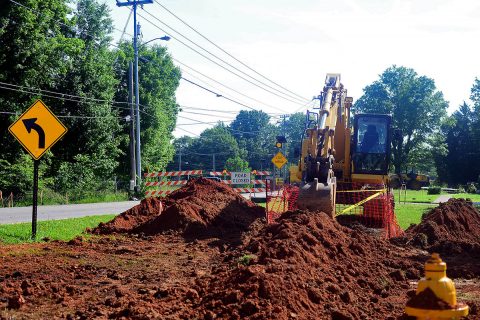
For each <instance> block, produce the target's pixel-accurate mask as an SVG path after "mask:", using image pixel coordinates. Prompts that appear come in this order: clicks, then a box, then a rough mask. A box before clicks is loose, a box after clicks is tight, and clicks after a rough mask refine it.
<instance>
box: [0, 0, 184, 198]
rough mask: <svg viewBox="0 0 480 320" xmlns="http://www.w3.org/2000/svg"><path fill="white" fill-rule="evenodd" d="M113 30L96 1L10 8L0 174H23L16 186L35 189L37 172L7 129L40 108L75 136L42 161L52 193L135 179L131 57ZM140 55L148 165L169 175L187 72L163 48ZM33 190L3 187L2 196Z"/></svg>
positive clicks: (0, 26)
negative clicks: (179, 92) (39, 103)
mask: <svg viewBox="0 0 480 320" xmlns="http://www.w3.org/2000/svg"><path fill="white" fill-rule="evenodd" d="M112 30H113V24H112V19H111V18H110V12H109V9H108V6H107V5H106V4H104V3H100V2H99V1H97V0H76V1H74V2H73V4H72V2H70V1H68V0H42V1H40V0H29V1H28V2H27V3H25V5H24V6H21V5H18V4H15V3H13V2H9V1H7V2H6V3H5V4H4V5H3V6H1V7H0V43H2V46H0V81H1V82H4V83H7V85H4V86H5V87H6V88H5V87H4V88H0V103H1V104H2V111H4V112H7V114H5V113H4V114H1V115H0V143H1V144H2V153H1V155H0V171H2V170H6V169H5V168H9V167H12V168H22V167H24V172H23V173H22V174H18V177H19V178H20V179H22V181H18V182H17V183H16V185H18V186H27V185H30V184H31V182H29V181H28V179H30V171H31V168H30V167H29V166H28V165H27V163H28V161H26V160H25V158H24V157H23V155H25V151H24V150H23V149H22V147H21V145H20V144H19V143H18V142H17V141H15V140H14V139H13V138H12V136H11V135H10V134H9V133H8V131H7V128H8V126H9V125H10V124H11V123H12V122H13V121H14V120H15V119H16V118H17V117H18V115H19V114H20V113H22V112H23V111H24V110H25V109H26V108H27V107H28V106H29V105H30V104H31V103H32V102H34V101H35V100H36V99H42V100H43V101H44V102H45V104H46V105H47V106H48V107H49V108H50V109H52V111H53V112H54V113H55V114H56V115H57V116H59V117H60V119H61V121H62V122H63V123H64V124H65V125H66V126H67V128H68V132H67V134H66V135H65V136H64V137H63V138H62V139H61V140H60V141H59V142H58V143H57V144H56V145H55V146H54V147H53V148H52V150H51V151H50V152H48V153H47V154H46V155H45V156H44V157H43V158H42V163H43V164H46V163H48V166H42V165H41V166H40V169H41V170H40V171H41V172H40V173H41V176H42V181H43V182H46V187H49V188H51V189H54V190H55V191H58V192H62V193H63V192H67V191H68V192H70V193H72V194H74V195H78V196H81V195H82V194H83V193H86V192H95V191H96V190H99V189H102V188H105V187H106V185H107V184H108V185H111V181H112V180H113V179H114V177H115V176H117V177H119V178H120V180H121V179H122V177H124V180H128V179H127V177H128V168H129V166H128V161H129V160H128V157H129V155H128V154H127V151H126V150H128V139H129V137H128V124H129V123H127V122H126V121H125V119H124V118H125V117H126V116H127V115H128V114H129V105H128V104H127V95H128V93H127V86H126V82H127V76H126V72H127V70H128V62H129V61H132V60H133V49H132V46H131V44H130V43H127V42H125V43H122V44H120V45H119V46H112V45H111V43H112V36H111V33H112ZM140 55H141V56H142V57H144V58H146V61H147V60H148V61H147V62H146V63H141V64H140V68H139V74H140V103H141V105H142V106H141V115H142V117H141V140H142V155H143V159H142V160H143V161H142V162H143V163H142V164H143V166H144V168H145V167H147V166H148V167H151V168H155V169H164V168H165V167H166V165H167V163H168V162H169V161H170V160H171V158H172V157H173V147H172V145H171V143H170V141H171V140H172V139H173V136H172V131H173V129H174V127H175V123H176V116H177V113H178V108H177V104H176V100H175V91H176V89H177V87H178V84H179V79H180V70H179V69H178V68H177V67H175V66H174V65H173V63H172V60H171V58H170V56H169V55H168V53H167V51H166V49H165V48H164V47H161V46H159V45H154V46H142V47H141V50H140ZM2 87H3V86H2ZM10 113H11V114H10ZM23 179H25V181H23ZM2 181H4V179H2ZM42 181H41V183H42ZM26 189H28V188H24V187H22V188H16V187H15V185H11V184H10V185H8V184H5V183H1V181H0V190H2V191H4V192H8V191H15V192H25V191H27V190H26Z"/></svg>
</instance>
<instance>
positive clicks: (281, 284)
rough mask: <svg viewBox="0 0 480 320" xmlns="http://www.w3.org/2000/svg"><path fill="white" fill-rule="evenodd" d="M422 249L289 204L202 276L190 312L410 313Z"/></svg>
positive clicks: (290, 315) (226, 315) (237, 315)
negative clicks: (406, 247)
mask: <svg viewBox="0 0 480 320" xmlns="http://www.w3.org/2000/svg"><path fill="white" fill-rule="evenodd" d="M418 255H419V252H417V251H416V250H404V249H402V248H398V247H395V246H393V245H392V244H390V243H389V242H387V241H384V240H381V239H377V238H375V237H372V236H370V235H368V234H366V233H365V232H362V231H360V230H352V229H349V228H346V227H343V226H341V225H340V224H338V223H337V222H336V221H334V220H333V219H332V218H331V217H329V216H328V215H327V214H325V213H322V212H316V213H310V212H308V213H306V212H302V211H295V212H287V213H285V214H283V215H282V216H281V217H280V218H279V219H278V220H277V221H276V223H274V224H271V225H268V226H266V227H264V228H263V229H262V230H260V231H259V232H258V233H257V234H256V235H253V236H252V238H251V239H250V241H249V242H248V243H247V244H245V245H244V246H243V247H240V248H239V249H238V251H237V252H236V254H232V255H231V257H229V258H230V263H227V264H224V265H222V266H219V267H218V268H217V269H216V270H213V274H212V276H211V277H210V278H207V279H205V280H202V281H198V285H197V286H196V287H195V289H196V290H197V291H198V293H199V296H200V297H201V298H200V299H198V300H197V301H196V302H195V303H191V304H190V305H186V306H184V308H183V314H182V317H183V318H185V319H191V318H199V319H214V318H215V319H280V320H281V319H294V318H296V319H319V315H322V316H321V319H375V318H378V315H380V314H388V315H392V316H391V317H390V318H388V319H394V317H393V316H400V315H401V314H402V313H403V306H404V305H405V302H406V299H407V297H406V295H405V292H406V290H408V289H409V288H410V286H409V283H408V279H418V278H419V276H420V270H422V269H423V265H422V263H421V262H418ZM399 305H401V306H402V307H399Z"/></svg>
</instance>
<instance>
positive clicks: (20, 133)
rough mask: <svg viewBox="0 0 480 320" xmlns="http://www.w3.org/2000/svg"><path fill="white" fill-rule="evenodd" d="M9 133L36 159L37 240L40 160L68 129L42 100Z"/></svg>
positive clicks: (34, 221) (34, 224) (34, 210)
mask: <svg viewBox="0 0 480 320" xmlns="http://www.w3.org/2000/svg"><path fill="white" fill-rule="evenodd" d="M8 131H10V133H11V134H12V135H13V136H14V137H15V138H16V139H17V140H18V141H19V142H20V144H21V145H22V146H23V147H24V148H25V150H27V151H28V153H30V155H31V156H32V158H33V159H34V161H33V199H32V207H33V208H32V239H33V240H35V238H36V236H37V205H38V203H37V202H38V201H37V200H38V166H39V162H40V158H41V157H42V156H43V155H44V154H45V152H47V151H48V149H50V147H52V146H53V145H54V144H55V143H56V142H57V141H58V140H60V138H61V137H63V136H64V135H65V133H67V128H66V127H65V126H64V125H63V123H62V122H60V120H58V118H57V117H56V116H55V115H54V114H53V112H52V111H51V110H50V109H49V108H48V107H47V106H46V105H45V104H44V103H43V102H42V101H41V100H37V101H35V103H34V104H32V105H31V106H30V107H29V108H28V109H27V111H25V112H24V113H23V114H22V115H21V116H20V117H19V118H18V119H17V120H15V122H14V123H12V124H11V125H10V127H8Z"/></svg>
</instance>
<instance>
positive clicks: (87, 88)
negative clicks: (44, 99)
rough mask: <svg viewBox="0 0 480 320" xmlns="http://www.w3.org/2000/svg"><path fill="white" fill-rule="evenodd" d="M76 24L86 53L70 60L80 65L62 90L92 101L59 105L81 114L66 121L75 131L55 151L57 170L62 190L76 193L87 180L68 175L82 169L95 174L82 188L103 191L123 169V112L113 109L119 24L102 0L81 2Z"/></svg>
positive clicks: (65, 79)
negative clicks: (112, 47) (115, 34)
mask: <svg viewBox="0 0 480 320" xmlns="http://www.w3.org/2000/svg"><path fill="white" fill-rule="evenodd" d="M73 21H74V22H75V29H74V30H75V33H74V34H73V35H72V36H74V37H76V38H77V39H79V40H81V43H82V45H81V46H80V48H81V49H82V50H80V51H79V52H78V53H76V54H75V55H72V56H71V57H70V58H72V59H74V60H75V63H74V64H72V65H71V66H70V67H69V69H68V71H67V73H66V74H65V76H64V77H63V78H62V79H60V81H59V85H58V86H57V87H58V89H57V90H58V91H61V92H68V93H69V94H72V95H76V96H81V97H86V98H90V99H85V100H83V101H81V102H73V101H68V100H65V101H63V102H61V103H59V102H56V109H57V110H59V112H60V113H62V114H67V115H73V116H75V117H73V118H66V119H65V120H64V122H65V124H66V126H67V127H68V129H69V132H68V133H67V135H66V136H65V137H64V138H63V139H62V140H60V141H59V143H58V145H57V146H56V147H55V150H54V151H55V153H56V157H55V158H54V166H52V169H53V170H55V171H54V172H56V171H57V170H58V173H59V175H58V176H57V178H58V181H57V182H58V186H59V187H60V188H61V191H62V192H64V191H67V190H73V189H75V188H76V187H78V185H79V184H80V182H81V181H83V180H82V179H80V178H81V177H80V176H79V178H78V179H70V180H65V178H64V176H63V175H67V176H69V174H68V173H69V172H77V171H78V169H77V168H78V167H81V168H82V169H83V172H84V173H85V176H87V172H91V174H90V175H88V176H89V178H88V181H89V184H85V186H83V187H82V190H95V189H99V188H103V187H104V186H105V185H106V183H107V181H109V180H111V179H112V177H113V175H114V172H115V169H116V168H117V166H118V157H119V155H120V149H119V144H120V139H121V138H122V134H121V131H120V130H121V127H120V123H119V115H120V111H119V110H118V109H117V108H116V106H114V105H112V100H113V99H114V95H115V91H116V90H115V89H116V87H117V85H118V80H117V79H116V78H115V71H114V68H113V63H114V59H115V55H114V54H113V53H112V52H111V51H110V49H109V45H110V42H111V40H112V38H111V36H110V34H111V32H112V30H113V25H112V20H111V18H110V16H109V10H108V6H107V5H106V4H99V3H98V2H97V1H96V0H79V1H78V2H77V7H76V10H75V11H74V18H73ZM91 98H93V99H97V100H92V99H91ZM52 103H53V102H52ZM73 146H75V147H73ZM52 173H53V172H52ZM90 176H91V177H90ZM69 181H70V182H69Z"/></svg>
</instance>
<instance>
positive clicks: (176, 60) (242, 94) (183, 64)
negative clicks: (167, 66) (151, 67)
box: [172, 57, 277, 109]
mask: <svg viewBox="0 0 480 320" xmlns="http://www.w3.org/2000/svg"><path fill="white" fill-rule="evenodd" d="M172 60H173V61H175V62H177V63H179V64H181V65H182V66H184V67H186V68H188V69H190V70H192V71H194V72H196V73H198V74H200V75H202V76H204V77H205V78H207V79H209V80H211V81H213V82H215V83H217V84H219V85H221V86H222V87H224V88H227V89H229V90H232V91H233V92H236V93H238V94H239V95H241V96H243V97H245V98H248V99H250V100H252V101H255V102H258V103H260V104H263V105H265V106H268V107H270V108H273V109H277V107H274V106H272V105H269V104H267V103H265V102H262V101H260V100H257V99H255V98H252V97H250V96H247V95H246V94H244V93H242V92H240V91H238V90H235V89H233V88H231V87H229V86H227V85H225V84H223V83H221V82H219V81H217V80H215V79H213V78H211V77H209V76H207V75H206V74H204V73H202V72H200V71H198V70H196V69H194V68H192V67H190V66H187V65H186V64H185V63H183V62H181V61H179V60H178V59H175V58H174V57H172Z"/></svg>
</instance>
